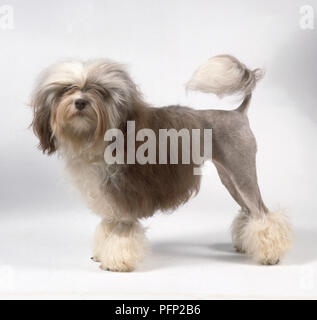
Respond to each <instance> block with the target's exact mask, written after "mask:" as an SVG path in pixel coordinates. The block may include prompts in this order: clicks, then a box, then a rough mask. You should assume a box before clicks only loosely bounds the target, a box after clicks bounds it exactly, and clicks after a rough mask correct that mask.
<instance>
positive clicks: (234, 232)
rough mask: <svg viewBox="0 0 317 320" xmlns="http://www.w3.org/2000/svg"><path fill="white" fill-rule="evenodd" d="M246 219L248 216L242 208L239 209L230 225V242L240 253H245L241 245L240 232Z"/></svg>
mask: <svg viewBox="0 0 317 320" xmlns="http://www.w3.org/2000/svg"><path fill="white" fill-rule="evenodd" d="M247 221H248V216H247V215H246V213H245V212H244V211H243V210H240V211H239V214H238V215H237V216H236V218H235V219H234V220H233V222H232V225H231V236H232V243H233V246H234V248H235V249H236V250H237V251H238V252H240V253H245V251H244V249H243V246H242V233H243V228H244V227H245V225H246V223H247Z"/></svg>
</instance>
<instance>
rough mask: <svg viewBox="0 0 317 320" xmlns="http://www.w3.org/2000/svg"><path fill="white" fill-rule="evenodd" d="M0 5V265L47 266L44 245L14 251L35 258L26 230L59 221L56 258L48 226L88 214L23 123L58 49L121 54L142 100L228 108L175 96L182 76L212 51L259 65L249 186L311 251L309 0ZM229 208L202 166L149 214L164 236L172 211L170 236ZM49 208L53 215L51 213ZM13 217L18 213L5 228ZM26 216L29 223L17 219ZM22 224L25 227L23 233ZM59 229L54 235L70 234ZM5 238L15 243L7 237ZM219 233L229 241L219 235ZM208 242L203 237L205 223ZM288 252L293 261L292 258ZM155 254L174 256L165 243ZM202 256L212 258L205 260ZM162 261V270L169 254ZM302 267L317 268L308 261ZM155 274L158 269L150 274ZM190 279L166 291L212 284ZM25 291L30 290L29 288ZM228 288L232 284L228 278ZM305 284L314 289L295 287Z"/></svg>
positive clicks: (314, 227) (316, 106)
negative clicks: (197, 186) (1, 24)
mask: <svg viewBox="0 0 317 320" xmlns="http://www.w3.org/2000/svg"><path fill="white" fill-rule="evenodd" d="M2 4H7V5H9V6H11V7H12V8H13V10H14V16H13V17H14V20H13V22H14V24H13V29H12V30H3V29H1V28H0V97H1V99H0V103H1V115H0V150H1V157H0V159H1V162H0V225H1V224H2V226H3V228H2V233H1V230H0V239H1V240H0V243H1V245H2V246H4V247H3V248H2V250H3V252H5V254H4V255H3V256H2V257H1V255H0V262H1V263H2V264H5V265H9V266H13V268H16V269H14V270H19V268H20V267H21V268H22V267H23V261H24V262H25V261H27V260H28V259H29V262H28V263H26V265H27V266H28V267H29V268H31V269H30V270H32V267H38V266H39V265H41V262H43V263H42V266H43V268H44V269H45V268H48V265H47V264H46V262H47V260H48V259H53V260H50V264H49V266H50V267H52V265H54V261H55V260H54V259H55V258H52V257H51V256H45V255H44V256H43V258H42V260H41V259H40V258H38V259H36V258H30V257H31V256H32V254H31V253H30V254H28V255H26V254H24V255H23V252H25V250H26V251H27V252H33V249H34V250H39V251H40V252H37V254H38V255H39V256H40V254H41V247H37V245H39V243H41V245H42V246H44V247H45V241H46V240H47V239H46V238H45V232H44V231H43V230H42V231H41V232H42V233H41V237H42V236H43V237H44V238H37V237H36V236H34V237H35V238H34V239H33V238H32V236H31V238H30V237H29V238H28V235H29V236H30V234H33V235H34V234H36V232H37V231H39V230H38V229H39V228H40V226H41V227H42V225H41V223H43V224H44V223H47V224H48V225H49V226H50V227H51V228H53V227H52V226H54V224H56V225H57V226H65V225H67V226H68V228H65V229H60V228H59V227H57V228H56V229H53V230H51V229H50V230H51V233H52V238H50V239H49V240H47V241H48V242H49V244H47V246H49V245H50V249H51V250H52V252H53V253H52V255H53V256H54V257H55V255H56V256H58V255H59V254H61V251H62V250H63V248H65V247H64V246H62V245H61V248H59V249H57V248H56V246H55V247H54V244H56V242H55V241H53V237H54V235H55V236H56V234H58V235H59V236H61V235H65V234H66V233H67V232H70V230H69V229H72V228H75V227H74V225H76V226H77V227H78V228H79V229H80V230H82V229H81V228H83V229H84V226H85V223H86V224H87V226H89V228H88V227H87V228H88V229H89V230H87V234H88V231H89V232H90V233H91V232H92V231H93V228H94V225H95V224H96V223H97V219H96V218H91V217H92V216H91V217H90V216H89V212H88V210H86V209H85V207H84V206H83V204H82V203H81V202H80V201H78V199H77V197H76V196H75V195H73V194H72V193H71V192H69V191H68V188H67V186H65V183H64V182H63V179H62V174H61V168H62V164H61V163H60V161H59V159H57V157H56V156H53V157H51V158H48V157H44V156H43V155H42V154H41V152H40V151H38V150H37V149H36V144H37V140H36V138H35V137H34V136H33V134H32V132H31V130H29V129H28V125H29V124H30V122H31V110H30V108H29V107H28V106H27V104H28V101H29V98H30V93H31V90H32V86H33V83H34V79H35V78H36V76H37V74H38V73H39V72H40V71H41V69H42V68H44V67H46V66H47V65H48V64H51V63H53V62H55V61H57V60H63V59H69V58H74V59H91V58H98V57H108V58H111V59H114V60H118V61H120V62H124V63H127V64H128V66H129V69H130V71H131V73H132V75H133V77H134V79H135V81H136V83H137V84H138V85H139V86H140V88H141V90H142V91H143V93H144V95H145V97H146V99H147V101H148V102H150V103H152V104H153V105H155V106H161V105H167V104H177V103H181V104H183V105H189V106H192V107H194V108H207V107H208V108H210V107H220V108H223V109H231V108H233V106H234V104H232V101H230V99H227V100H224V101H220V100H217V99H216V98H215V97H213V96H211V95H210V96H205V95H189V96H186V94H185V90H184V84H185V83H186V81H187V80H188V79H189V78H190V76H191V74H192V73H193V71H194V70H195V69H196V68H197V66H198V65H199V64H201V63H202V62H204V61H205V60H206V59H207V58H209V57H210V56H213V55H216V54H220V53H230V54H233V55H235V56H237V57H238V58H239V59H240V60H241V61H242V62H244V63H246V64H247V65H248V66H250V67H251V68H256V67H264V68H265V69H266V76H265V78H264V79H263V81H262V82H261V83H260V84H259V86H258V87H257V89H256V91H255V93H254V98H253V101H252V105H251V108H250V112H249V117H250V123H251V127H252V129H253V131H254V133H255V135H256V137H257V141H258V149H259V152H258V158H257V159H258V175H259V182H260V187H261V190H262V193H263V197H264V201H265V203H266V204H267V205H268V207H271V208H272V207H273V208H275V207H282V208H285V209H286V210H287V212H288V215H289V216H290V217H291V219H292V221H293V224H294V225H295V229H296V228H297V229H298V234H299V239H300V240H299V243H301V242H300V241H304V242H305V245H304V244H303V242H302V243H301V246H300V245H298V246H299V247H298V248H297V249H296V250H297V251H295V253H297V254H298V255H299V256H301V257H303V254H302V252H301V253H299V251H303V250H306V251H305V252H306V253H305V255H304V256H305V259H304V260H305V261H306V260H308V261H313V260H314V259H315V258H317V257H316V253H315V254H314V248H313V247H314V245H315V243H316V233H317V223H316V218H315V214H316V212H317V201H316V196H315V194H316V190H317V174H316V169H315V165H316V162H317V151H316V133H317V128H316V122H317V111H316V110H317V94H316V80H317V79H316V78H317V66H316V60H315V59H316V56H317V42H316V40H317V37H316V32H317V31H316V30H315V29H314V30H303V29H301V28H300V26H299V20H300V17H301V16H300V13H299V9H300V7H301V6H302V5H311V6H313V8H314V9H315V13H316V10H317V1H312V0H310V1H308V0H305V1H300V0H294V1H291V2H290V1H286V0H278V1H276V0H274V1H273V0H270V1H265V2H263V1H251V0H244V1H242V0H241V1H236V0H230V1H229V0H226V1H216V0H215V1H208V0H198V1H197V0H195V1H194V0H187V1H181V0H172V1H167V0H161V1H146V0H132V1H131V0H130V1H128V0H121V1H110V0H106V1H101V0H100V1H97V0H90V1H82V0H79V1H78V0H68V1H61V0H59V1H54V2H48V1H36V0H30V1H17V0H16V1H13V0H11V1H10V0H7V1H6V2H5V3H3V1H1V2H0V6H1V5H2ZM235 103H237V101H236V102H235ZM210 201H211V202H212V205H210ZM237 209H238V207H237V205H236V204H235V203H234V201H233V200H232V199H231V198H230V196H229V195H228V193H227V191H226V190H225V189H224V187H223V186H222V185H221V183H220V181H219V178H218V176H217V174H216V171H215V169H214V168H212V169H211V173H210V175H209V176H207V177H205V179H204V181H203V185H202V189H201V193H200V194H199V196H198V197H197V198H195V199H194V200H193V201H192V202H191V203H190V204H188V205H186V206H185V207H183V208H182V209H180V210H179V212H178V213H177V214H175V216H173V217H170V216H168V217H161V216H158V217H157V218H154V219H152V220H151V226H152V230H153V231H152V237H153V238H154V239H157V241H159V243H164V239H165V236H164V234H162V232H161V230H162V229H161V227H160V228H159V227H158V226H159V225H160V223H163V224H164V223H166V226H168V229H169V231H166V232H167V233H168V232H170V235H172V234H174V231H173V229H172V228H174V227H175V228H179V227H180V222H181V221H182V220H181V214H184V217H185V216H186V219H187V220H186V221H187V223H189V224H190V223H193V225H192V227H191V228H190V227H188V225H185V223H184V226H183V228H184V229H183V230H180V232H179V234H180V237H181V235H182V232H183V233H184V234H186V230H188V231H190V232H192V233H193V235H194V234H195V232H196V234H197V233H198V234H200V232H201V231H200V229H199V228H200V226H201V227H206V223H205V222H204V221H205V220H206V221H207V220H208V223H209V221H210V223H211V224H212V223H214V225H217V223H218V221H222V220H221V219H224V223H223V224H221V226H220V229H219V230H218V231H217V232H221V230H223V232H225V231H227V230H226V229H225V227H228V224H229V223H230V221H231V220H232V219H233V217H234V214H235V212H236V211H237ZM88 216H89V218H88ZM39 217H40V218H41V219H47V221H49V222H39V221H42V220H39ZM54 217H56V219H61V220H56V221H55V220H54V219H53V218H54ZM86 217H87V218H86ZM197 217H199V218H197ZM50 219H53V220H50ZM63 219H65V220H63ZM85 219H86V220H85ZM89 219H90V220H89ZM164 219H167V220H164ZM54 221H55V222H54ZM58 221H59V222H58ZM63 221H65V222H63ZM66 221H69V222H66ZM73 221H76V224H75V222H73ZM81 221H82V222H83V224H81ZM85 221H86V222H85ZM163 221H166V222H163ZM167 221H168V222H167ZM184 221H185V220H184ZM19 222H20V223H22V222H23V223H22V224H20V225H19V226H18V227H15V225H16V224H17V223H19ZM6 223H7V224H6ZM59 223H60V224H59ZM67 223H69V225H68V224H67ZM147 223H149V222H147ZM27 226H28V227H27ZM32 226H33V227H35V230H31V229H28V228H31V227H32ZM160 226H161V225H160ZM207 227H208V226H207ZM210 228H212V226H211V225H210ZM75 229H76V228H75ZM15 230H16V231H15ZM25 230H29V231H28V233H25ZM193 230H194V231H193ZM204 230H205V229H204ZM206 230H207V229H206ZM77 231H78V230H77ZM77 231H73V232H74V236H75V237H76V235H77V237H79V235H78V233H76V232H77ZM23 232H24V233H23ZM43 232H44V233H43ZM83 232H86V231H83ZM17 233H18V234H19V235H17ZM90 233H89V235H90ZM85 235H86V233H85ZM19 237H20V238H19ZM67 237H68V236H66V238H65V243H66V241H68V240H69V239H68V238H67ZM8 238H9V239H8ZM16 238H18V239H19V242H18V244H14V239H16ZM69 238H72V237H71V236H69ZM28 239H33V240H34V242H35V243H33V242H32V241H31V240H30V241H29V242H28ZM45 239H46V240H45ZM224 239H225V241H226V242H228V243H229V241H230V239H229V237H228V236H227V235H226V238H224ZM303 239H304V240H303ZM41 241H42V242H41ZM43 241H44V244H43ZM88 241H89V237H88V236H87V242H88ZM206 241H207V240H206ZM208 241H210V242H212V230H211V229H210V238H209V240H208ZM185 242H186V241H185ZM187 242H188V241H187ZM36 243H37V244H36ZM1 245H0V246H1ZM10 245H11V246H10ZM20 245H24V246H25V247H23V248H24V249H23V250H24V251H23V250H21V249H20V251H19V249H18V248H17V249H16V250H13V248H12V246H17V247H19V246H20ZM75 245H76V243H74V247H75ZM82 245H83V247H84V246H85V245H86V244H85V245H84V244H82ZM87 246H88V244H87ZM171 246H172V245H171ZM303 246H304V247H305V249H303V248H304V247H303ZM83 247H81V243H79V244H78V246H76V249H74V248H73V247H71V248H72V249H74V250H77V251H80V250H81V248H83ZM220 247H221V246H220ZM85 248H86V247H85ZM87 248H88V247H87ZM87 248H86V249H87ZM162 248H163V249H162ZM216 249H217V248H216ZM87 250H88V249H87ZM162 250H163V251H164V250H165V249H164V245H163V247H162V246H160V245H158V244H157V243H156V244H155V243H154V245H153V252H154V255H155V253H156V259H157V261H159V255H160V254H161V253H162ZM22 251H23V252H22ZM43 251H45V250H43ZM72 252H73V251H72ZM87 252H88V251H87ZM295 253H293V257H294V259H293V260H292V263H295V264H296V263H297V262H298V261H296V254H295ZM19 254H21V255H22V256H20V257H21V258H20V257H19ZM87 254H89V253H87ZM164 254H167V255H168V254H171V255H173V254H172V253H171V252H168V251H167V252H165V251H164ZM78 257H80V254H78V255H77V256H76V257H74V259H71V258H67V259H66V260H65V259H64V260H60V261H61V262H60V267H61V268H62V266H63V265H64V262H65V261H66V262H65V263H66V264H67V263H71V266H76V261H74V260H75V259H79V258H78ZM85 258H86V257H85ZM154 258H155V256H154ZM189 258H190V257H189ZM30 259H31V260H30ZM39 259H40V260H39ZM162 259H163V258H162ZM21 260H23V261H21ZM62 261H63V262H62ZM70 261H72V262H70ZM189 261H191V260H189ZM55 262H56V261H55ZM192 263H194V262H192ZM197 263H198V262H197ZM249 263H250V264H252V262H249ZM210 266H211V267H210V268H212V263H211V265H210ZM24 267H25V266H24ZM165 267H166V268H168V264H166V266H165ZM95 268H96V266H95ZM278 268H279V267H278ZM313 268H314V269H313V270H314V272H315V271H316V274H317V270H316V266H315V267H313ZM30 272H31V273H32V272H33V271H30ZM296 272H297V271H296ZM98 276H99V274H98ZM160 276H161V275H160V274H158V278H159V277H160ZM111 277H114V276H111ZM255 277H257V276H255ZM24 278H25V277H24ZM45 279H46V280H47V278H45ZM113 279H114V280H113V281H116V278H113ZM286 280H287V279H286ZM316 280H317V277H316ZM296 281H297V280H296ZM23 283H24V282H23V281H22V282H20V286H18V287H14V288H13V289H12V290H13V292H14V293H17V292H18V293H21V292H23V290H24V289H25V288H26V287H24V285H23ZM24 284H25V283H24ZM116 285H117V283H114V286H116ZM250 286H251V284H250ZM316 286H317V284H316V285H314V290H315V289H316ZM247 287H248V286H247ZM17 288H18V289H17ZM200 288H201V287H199V286H198V287H197V288H196V289H195V290H196V291H195V290H194V291H190V290H191V285H190V284H189V287H188V288H183V289H179V290H178V291H177V290H176V292H178V293H179V294H182V293H183V294H185V293H186V292H189V291H190V292H196V293H197V292H200V293H201V292H205V293H209V294H216V293H217V291H215V290H213V289H210V291H208V290H209V289H208V288H206V290H205V289H204V290H205V291H204V290H202V291H201V290H200ZM296 288H297V287H296ZM46 289H47V287H46ZM46 289H43V290H44V291H45V290H46ZM108 289H109V287H108ZM293 289H294V288H293ZM0 290H1V285H0ZM19 290H20V291H19ZM29 290H30V292H32V289H31V288H30V289H29ZM36 290H39V289H38V288H35V289H34V291H36ZM60 290H62V289H60ZM186 290H187V291H186ZM188 290H189V291H188ZM250 290H251V289H250ZM252 290H253V289H252ZM252 290H251V291H247V289H246V292H245V294H249V293H250V292H253V293H254V294H258V295H260V294H264V292H262V291H261V290H260V288H257V289H254V290H255V291H252ZM256 290H258V291H256ZM154 291H155V290H154ZM295 291H296V290H295V289H294V292H295ZM166 292H169V291H168V290H167V291H166ZM172 292H175V291H172ZM236 292H240V291H239V288H238V287H237V290H236ZM289 292H290V291H289ZM312 292H316V291H308V292H305V293H307V294H312ZM110 293H111V290H110ZM225 293H226V292H223V294H225ZM231 293H232V292H231ZM267 293H268V294H270V291H268V292H267ZM100 294H102V291H101V293H100ZM127 294H128V293H127ZM139 294H141V293H139ZM281 294H282V293H281ZM294 294H295V293H294ZM296 294H299V293H298V292H297V293H296Z"/></svg>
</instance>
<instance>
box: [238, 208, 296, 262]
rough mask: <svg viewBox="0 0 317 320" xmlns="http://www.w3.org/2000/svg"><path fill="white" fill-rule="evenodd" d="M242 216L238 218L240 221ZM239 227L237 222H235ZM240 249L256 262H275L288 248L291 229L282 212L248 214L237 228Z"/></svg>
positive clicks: (290, 241)
mask: <svg viewBox="0 0 317 320" xmlns="http://www.w3.org/2000/svg"><path fill="white" fill-rule="evenodd" d="M243 220H244V218H240V222H241V221H243ZM236 225H237V226H238V227H239V224H238V223H237V224H236ZM237 230H238V233H237V235H239V236H238V239H239V241H240V242H239V244H242V250H243V251H245V252H246V253H248V254H250V255H251V256H252V257H253V258H254V259H255V260H256V261H257V262H259V263H261V264H266V265H272V264H277V263H278V262H279V260H280V258H281V257H282V256H283V255H284V254H285V253H286V251H287V250H288V249H289V248H290V246H291V243H292V230H291V226H290V224H289V221H288V219H287V217H286V216H285V215H284V213H283V212H279V211H278V212H269V213H267V214H263V215H261V216H257V215H249V216H247V221H246V224H245V226H244V227H242V229H241V230H239V228H237Z"/></svg>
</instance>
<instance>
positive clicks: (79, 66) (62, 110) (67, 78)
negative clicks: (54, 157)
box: [31, 60, 145, 154]
mask: <svg viewBox="0 0 317 320" xmlns="http://www.w3.org/2000/svg"><path fill="white" fill-rule="evenodd" d="M144 105H145V103H144V102H143V100H142V97H141V94H140V93H139V91H138V89H137V87H136V85H135V83H134V82H133V81H132V79H131V78H130V76H129V74H128V73H127V72H126V70H125V68H124V66H123V65H121V64H119V63H116V62H112V61H110V60H93V61H88V62H62V63H57V64H55V65H53V66H51V67H49V68H48V69H46V70H45V71H44V72H43V73H42V74H41V76H40V78H39V80H38V83H37V86H36V88H35V90H34V93H33V96H32V100H31V106H32V107H33V110H34V118H33V121H32V124H31V126H32V127H33V130H34V132H35V134H36V135H37V137H38V138H39V140H40V144H39V146H40V148H41V149H42V151H43V152H44V153H47V154H52V153H54V152H55V151H56V150H57V149H58V147H59V146H63V145H64V146H65V145H68V146H72V147H73V148H74V147H76V146H77V147H80V148H82V147H83V146H87V145H89V144H94V143H96V142H98V141H103V138H104V133H105V131H106V130H107V129H109V128H118V127H120V125H121V124H122V123H124V122H125V121H126V120H127V119H128V118H129V116H130V115H131V114H133V113H135V112H136V111H137V110H138V109H140V108H142V106H144Z"/></svg>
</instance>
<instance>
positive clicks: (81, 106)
mask: <svg viewBox="0 0 317 320" xmlns="http://www.w3.org/2000/svg"><path fill="white" fill-rule="evenodd" d="M86 105H87V100H84V99H77V100H75V107H76V109H77V110H79V111H81V110H83V109H85V107H86Z"/></svg>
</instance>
